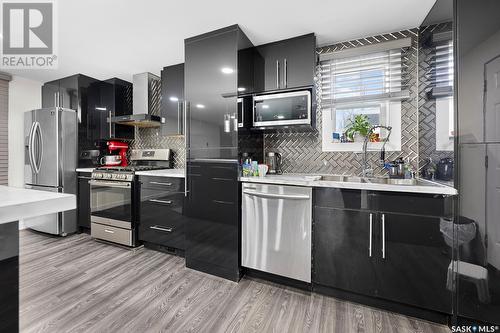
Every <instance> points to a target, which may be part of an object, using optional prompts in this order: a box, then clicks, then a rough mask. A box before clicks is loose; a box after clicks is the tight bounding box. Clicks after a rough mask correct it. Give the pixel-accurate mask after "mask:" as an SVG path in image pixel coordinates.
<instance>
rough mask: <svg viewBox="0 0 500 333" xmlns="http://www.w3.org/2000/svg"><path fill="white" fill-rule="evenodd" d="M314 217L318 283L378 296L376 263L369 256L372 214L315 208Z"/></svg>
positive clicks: (315, 276) (316, 277)
mask: <svg viewBox="0 0 500 333" xmlns="http://www.w3.org/2000/svg"><path fill="white" fill-rule="evenodd" d="M314 216H315V217H314V222H315V223H314V263H315V265H314V274H313V275H314V279H313V280H314V282H315V283H318V284H321V285H324V286H329V287H334V288H340V289H343V290H349V291H352V292H356V293H361V294H364V295H371V296H374V295H375V293H376V289H377V281H376V279H375V278H374V277H375V272H376V268H375V264H376V262H375V260H374V257H370V255H369V239H370V228H369V225H370V213H368V212H364V211H359V210H342V209H332V208H324V207H315V209H314ZM372 223H373V222H372Z"/></svg>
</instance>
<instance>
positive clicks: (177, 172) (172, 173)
mask: <svg viewBox="0 0 500 333" xmlns="http://www.w3.org/2000/svg"><path fill="white" fill-rule="evenodd" d="M135 174H136V175H137V176H156V177H172V178H184V177H185V171H184V169H158V170H148V171H137V172H135Z"/></svg>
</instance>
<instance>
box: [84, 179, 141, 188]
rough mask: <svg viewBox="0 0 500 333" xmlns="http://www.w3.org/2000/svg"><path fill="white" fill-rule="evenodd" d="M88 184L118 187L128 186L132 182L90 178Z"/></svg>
mask: <svg viewBox="0 0 500 333" xmlns="http://www.w3.org/2000/svg"><path fill="white" fill-rule="evenodd" d="M89 184H90V186H105V187H118V188H130V187H131V186H132V183H127V182H103V181H100V180H90V181H89Z"/></svg>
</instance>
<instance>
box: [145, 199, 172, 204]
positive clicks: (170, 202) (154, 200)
mask: <svg viewBox="0 0 500 333" xmlns="http://www.w3.org/2000/svg"><path fill="white" fill-rule="evenodd" d="M149 201H150V202H157V203H162V204H167V205H171V204H172V202H173V201H172V200H159V199H149Z"/></svg>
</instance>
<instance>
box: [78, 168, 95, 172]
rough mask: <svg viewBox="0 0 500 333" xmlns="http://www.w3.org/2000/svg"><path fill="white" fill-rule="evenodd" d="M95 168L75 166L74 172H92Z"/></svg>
mask: <svg viewBox="0 0 500 333" xmlns="http://www.w3.org/2000/svg"><path fill="white" fill-rule="evenodd" d="M94 169H95V168H77V169H76V172H92V171H94Z"/></svg>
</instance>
